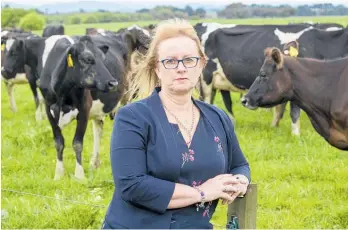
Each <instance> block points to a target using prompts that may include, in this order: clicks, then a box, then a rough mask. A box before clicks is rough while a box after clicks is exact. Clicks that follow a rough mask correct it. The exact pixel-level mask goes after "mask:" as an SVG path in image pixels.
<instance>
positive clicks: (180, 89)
mask: <svg viewBox="0 0 348 230" xmlns="http://www.w3.org/2000/svg"><path fill="white" fill-rule="evenodd" d="M171 88H172V91H174V92H175V93H178V94H186V93H189V92H190V91H191V90H192V89H193V87H192V86H191V85H189V84H177V85H173V86H172V87H171Z"/></svg>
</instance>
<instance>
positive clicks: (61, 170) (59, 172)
mask: <svg viewBox="0 0 348 230" xmlns="http://www.w3.org/2000/svg"><path fill="white" fill-rule="evenodd" d="M63 176H64V165H63V161H59V160H57V163H56V172H55V175H54V180H60V179H61V178H62V177H63Z"/></svg>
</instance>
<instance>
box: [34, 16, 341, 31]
mask: <svg viewBox="0 0 348 230" xmlns="http://www.w3.org/2000/svg"><path fill="white" fill-rule="evenodd" d="M308 21H312V22H318V23H325V22H331V23H338V24H341V25H343V26H348V16H337V17H332V16H328V17H288V18H251V19H250V18H249V19H218V20H217V19H204V20H203V19H202V20H191V21H190V22H191V23H192V24H196V23H198V22H219V23H223V24H227V23H229V24H247V25H252V24H254V25H261V24H288V23H289V22H292V23H300V22H308ZM135 23H136V24H138V25H140V26H146V25H149V24H156V23H158V21H141V22H120V23H106V24H101V23H95V24H79V25H68V26H65V33H66V34H70V35H82V34H85V33H86V28H104V29H107V30H111V31H116V30H118V29H121V28H125V27H128V26H131V25H133V24H135ZM33 32H34V33H36V34H39V35H41V34H42V31H33Z"/></svg>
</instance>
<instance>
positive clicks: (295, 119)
mask: <svg viewBox="0 0 348 230" xmlns="http://www.w3.org/2000/svg"><path fill="white" fill-rule="evenodd" d="M300 114H301V109H300V107H298V106H297V105H295V104H294V103H293V102H292V101H291V102H290V116H291V122H292V123H291V133H292V134H293V135H296V136H299V135H300Z"/></svg>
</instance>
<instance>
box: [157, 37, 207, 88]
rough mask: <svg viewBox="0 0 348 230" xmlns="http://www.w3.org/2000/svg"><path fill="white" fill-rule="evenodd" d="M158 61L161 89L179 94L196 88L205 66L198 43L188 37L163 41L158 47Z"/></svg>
mask: <svg viewBox="0 0 348 230" xmlns="http://www.w3.org/2000/svg"><path fill="white" fill-rule="evenodd" d="M180 60H182V61H180ZM157 61H158V62H157V66H156V70H155V71H156V74H157V76H158V78H159V79H160V81H161V87H162V88H164V89H166V90H170V91H172V92H174V93H177V94H185V93H188V92H189V91H190V90H192V89H193V88H194V87H195V86H196V84H197V82H198V79H199V76H200V75H201V73H202V70H203V66H204V64H203V61H202V60H201V59H200V56H199V53H198V48H197V44H196V42H195V41H194V40H192V39H191V38H189V37H186V36H180V37H175V38H169V39H166V40H163V41H162V42H161V43H160V44H159V45H158V59H157ZM178 61H179V62H178Z"/></svg>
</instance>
